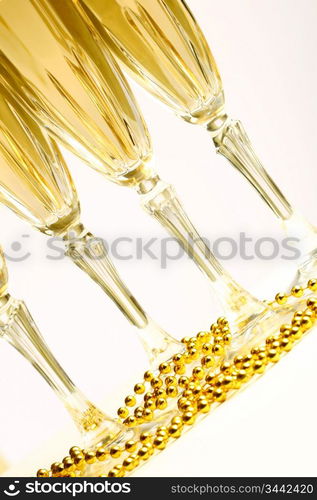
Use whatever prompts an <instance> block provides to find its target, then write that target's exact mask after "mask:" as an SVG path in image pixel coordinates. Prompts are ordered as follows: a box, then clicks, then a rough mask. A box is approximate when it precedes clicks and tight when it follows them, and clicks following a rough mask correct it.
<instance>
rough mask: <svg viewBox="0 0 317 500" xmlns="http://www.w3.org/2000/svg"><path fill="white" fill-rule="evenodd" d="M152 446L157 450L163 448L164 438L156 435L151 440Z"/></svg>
mask: <svg viewBox="0 0 317 500" xmlns="http://www.w3.org/2000/svg"><path fill="white" fill-rule="evenodd" d="M153 446H154V448H157V449H158V450H164V448H165V447H166V439H164V438H163V437H162V436H157V437H156V438H154V440H153Z"/></svg>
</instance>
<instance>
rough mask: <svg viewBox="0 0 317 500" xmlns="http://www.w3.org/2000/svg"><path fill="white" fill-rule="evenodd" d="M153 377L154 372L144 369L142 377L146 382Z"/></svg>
mask: <svg viewBox="0 0 317 500" xmlns="http://www.w3.org/2000/svg"><path fill="white" fill-rule="evenodd" d="M153 377H154V373H153V372H151V371H150V370H148V371H146V372H145V373H144V375H143V378H144V380H145V381H146V382H151V380H152V378H153Z"/></svg>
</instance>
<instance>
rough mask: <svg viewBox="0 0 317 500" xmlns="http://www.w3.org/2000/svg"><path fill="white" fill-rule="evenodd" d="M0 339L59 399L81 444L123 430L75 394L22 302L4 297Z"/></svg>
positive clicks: (99, 439) (82, 397) (97, 441)
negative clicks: (26, 361) (75, 429)
mask: <svg viewBox="0 0 317 500" xmlns="http://www.w3.org/2000/svg"><path fill="white" fill-rule="evenodd" d="M0 335H1V336H3V338H4V339H6V340H7V341H8V342H9V343H10V344H11V345H12V346H13V347H15V349H17V350H18V351H19V352H20V354H22V356H24V358H26V359H27V360H28V361H29V362H30V363H31V364H32V365H33V366H34V368H35V369H36V370H37V371H38V372H39V373H40V375H42V377H43V378H44V379H45V381H46V382H47V383H48V384H49V385H50V387H51V388H52V389H53V390H54V392H55V393H56V394H57V396H58V397H59V398H60V400H61V401H62V403H63V404H64V406H65V408H66V409H67V411H68V412H69V414H70V415H71V417H72V419H73V421H74V423H75V425H76V427H77V428H78V430H79V431H80V433H81V434H82V437H83V440H84V442H85V444H90V445H92V444H93V445H94V444H97V443H99V442H101V441H102V442H104V440H106V441H108V440H109V439H110V438H111V439H112V438H113V437H114V436H116V435H117V434H118V433H120V432H122V430H123V427H122V426H121V424H119V423H118V422H116V421H115V420H113V419H111V418H110V417H107V416H106V415H105V414H104V413H103V412H102V411H101V410H99V409H98V408H97V407H96V406H95V405H93V404H92V403H91V402H90V401H89V400H88V399H87V398H86V397H85V396H84V395H83V394H82V393H81V391H79V390H78V389H77V388H76V386H75V385H74V383H73V382H72V381H71V379H70V378H69V377H68V375H67V374H66V373H65V371H64V370H63V368H62V367H61V366H60V364H59V363H58V361H57V360H56V358H55V357H54V356H53V354H52V353H51V351H50V350H49V348H48V347H47V345H46V343H45V342H44V340H43V338H42V336H41V334H40V332H39V330H38V328H37V326H36V324H35V323H34V320H33V318H32V316H31V314H30V312H29V311H28V309H27V307H26V305H25V304H24V302H22V301H20V300H16V299H13V298H12V297H11V296H9V295H8V296H7V301H6V303H5V304H3V305H2V307H1V310H0Z"/></svg>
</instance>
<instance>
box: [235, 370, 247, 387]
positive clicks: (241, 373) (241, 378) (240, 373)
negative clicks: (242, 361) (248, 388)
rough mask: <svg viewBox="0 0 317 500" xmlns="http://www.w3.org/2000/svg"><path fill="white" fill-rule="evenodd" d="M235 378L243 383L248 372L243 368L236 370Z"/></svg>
mask: <svg viewBox="0 0 317 500" xmlns="http://www.w3.org/2000/svg"><path fill="white" fill-rule="evenodd" d="M236 379H237V382H238V383H242V384H244V383H245V382H247V380H248V374H247V372H246V371H245V370H238V371H237V373H236Z"/></svg>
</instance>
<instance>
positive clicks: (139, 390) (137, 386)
mask: <svg viewBox="0 0 317 500" xmlns="http://www.w3.org/2000/svg"><path fill="white" fill-rule="evenodd" d="M134 392H135V394H143V393H144V392H145V387H144V384H135V386H134Z"/></svg>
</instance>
